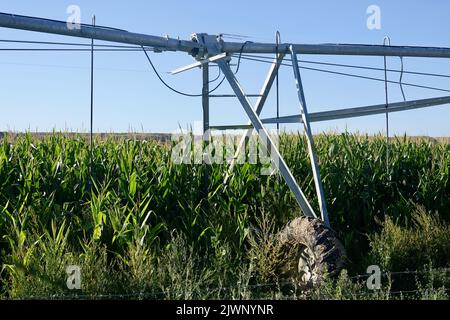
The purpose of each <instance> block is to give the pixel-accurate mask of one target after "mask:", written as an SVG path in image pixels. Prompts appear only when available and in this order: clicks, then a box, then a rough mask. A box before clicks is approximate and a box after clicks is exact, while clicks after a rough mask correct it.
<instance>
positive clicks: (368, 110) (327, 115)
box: [261, 96, 450, 124]
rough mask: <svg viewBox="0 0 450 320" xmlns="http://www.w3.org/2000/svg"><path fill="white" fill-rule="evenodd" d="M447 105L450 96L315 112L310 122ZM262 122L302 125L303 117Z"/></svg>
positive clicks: (286, 117) (272, 119)
mask: <svg viewBox="0 0 450 320" xmlns="http://www.w3.org/2000/svg"><path fill="white" fill-rule="evenodd" d="M447 103H450V96H446V97H440V98H431V99H421V100H412V101H406V102H398V103H392V104H389V105H388V108H386V104H378V105H373V106H366V107H356V108H347V109H340V110H331V111H323V112H315V113H310V114H309V121H310V122H320V121H329V120H337V119H346V118H355V117H363V116H370V115H376V114H384V113H386V112H388V113H391V112H399V111H406V110H413V109H419V108H427V107H433V106H438V105H443V104H447ZM261 121H262V122H263V123H266V124H274V123H302V118H301V115H299V114H298V115H292V116H285V117H280V118H268V119H262V120H261Z"/></svg>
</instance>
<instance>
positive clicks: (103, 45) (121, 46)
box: [0, 39, 152, 50]
mask: <svg viewBox="0 0 450 320" xmlns="http://www.w3.org/2000/svg"><path fill="white" fill-rule="evenodd" d="M0 42H3V43H20V44H43V45H56V46H80V47H90V46H91V45H90V44H89V43H76V42H55V41H34V40H10V39H0ZM95 47H106V48H126V49H139V50H141V47H140V46H130V45H111V44H96V45H95ZM144 47H145V48H152V47H149V46H144Z"/></svg>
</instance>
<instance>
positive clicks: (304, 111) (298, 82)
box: [289, 45, 330, 227]
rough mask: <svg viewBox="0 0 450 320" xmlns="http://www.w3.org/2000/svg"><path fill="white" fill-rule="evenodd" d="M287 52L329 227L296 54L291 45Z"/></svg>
mask: <svg viewBox="0 0 450 320" xmlns="http://www.w3.org/2000/svg"><path fill="white" fill-rule="evenodd" d="M289 50H290V52H291V56H292V66H293V69H294V77H295V82H296V85H297V94H298V100H299V102H300V110H301V116H302V120H303V126H304V127H305V133H306V137H307V139H308V152H309V157H310V160H311V167H312V171H313V176H314V184H315V186H316V192H317V198H318V199H319V207H320V213H321V216H322V221H323V222H324V223H325V225H326V226H327V227H329V226H330V221H329V218H328V211H327V204H326V201H325V194H324V192H323V186H322V181H321V179H320V172H319V166H318V164H317V155H316V148H315V146H314V139H313V135H312V131H311V126H310V124H309V115H308V108H307V107H306V99H305V94H304V92H303V85H302V79H301V77H300V71H299V67H298V60H297V54H296V53H295V51H294V47H293V46H292V45H291V46H290V47H289Z"/></svg>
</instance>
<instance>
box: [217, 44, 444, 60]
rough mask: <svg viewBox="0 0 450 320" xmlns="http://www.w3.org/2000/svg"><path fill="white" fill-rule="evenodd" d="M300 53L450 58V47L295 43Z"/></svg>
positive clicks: (256, 48) (248, 48)
mask: <svg viewBox="0 0 450 320" xmlns="http://www.w3.org/2000/svg"><path fill="white" fill-rule="evenodd" d="M293 46H294V52H295V53H298V54H318V55H349V56H352V55H354V56H401V57H424V58H450V48H437V47H409V46H380V45H364V44H294V45H293ZM241 48H242V43H236V42H224V43H223V45H222V50H223V51H226V52H229V53H237V52H240V50H241ZM288 49H289V44H280V45H279V52H287V51H288ZM276 50H277V49H276V45H275V44H269V43H247V44H246V45H245V47H244V49H243V50H242V52H243V53H267V54H269V53H276V52H277V51H276Z"/></svg>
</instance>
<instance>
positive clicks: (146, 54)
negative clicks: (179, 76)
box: [142, 47, 226, 98]
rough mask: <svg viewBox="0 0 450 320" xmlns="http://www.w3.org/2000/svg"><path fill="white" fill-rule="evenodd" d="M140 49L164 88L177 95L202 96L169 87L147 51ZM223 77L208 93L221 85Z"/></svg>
mask: <svg viewBox="0 0 450 320" xmlns="http://www.w3.org/2000/svg"><path fill="white" fill-rule="evenodd" d="M142 50H143V51H144V53H145V56H146V57H147V60H148V62H149V63H150V66H151V67H152V69H153V71H154V72H155V74H156V76H157V77H158V79H159V81H161V83H162V84H163V85H164V86H165V87H166V88H168V89H169V90H171V91H173V92H175V93H177V94H179V95H182V96H185V97H195V98H197V97H202V96H203V94H201V93H200V94H190V93H186V92H182V91H179V90H177V89H175V88H173V87H171V86H170V85H168V84H167V83H166V82H165V81H164V79H163V78H162V77H161V76H160V74H159V72H158V70H156V67H155V65H154V64H153V62H152V59H150V56H149V55H148V53H147V51H146V50H145V48H144V47H142ZM225 79H226V78H225V76H224V77H223V79H222V80H221V81H220V82H219V84H218V85H217V86H216V87H215V88H214V89H212V90H210V91H209V92H208V94H211V93H213V92H214V91H216V90H217V89H219V87H220V86H221V85H222V83H223V82H224V81H225Z"/></svg>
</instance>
